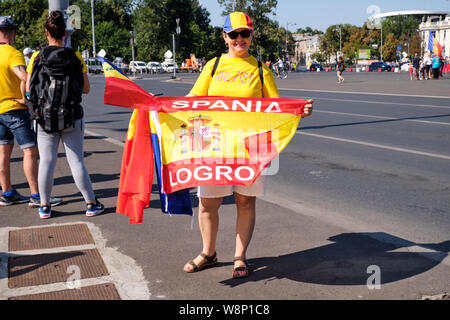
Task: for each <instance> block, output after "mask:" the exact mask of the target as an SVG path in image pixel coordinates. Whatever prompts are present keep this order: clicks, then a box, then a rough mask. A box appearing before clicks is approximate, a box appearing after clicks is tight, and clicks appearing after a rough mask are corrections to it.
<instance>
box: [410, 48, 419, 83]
mask: <svg viewBox="0 0 450 320" xmlns="http://www.w3.org/2000/svg"><path fill="white" fill-rule="evenodd" d="M420 60H421V59H420V57H419V54H418V53H415V54H414V58H413V59H412V65H413V68H414V77H415V78H416V80H419V72H420Z"/></svg>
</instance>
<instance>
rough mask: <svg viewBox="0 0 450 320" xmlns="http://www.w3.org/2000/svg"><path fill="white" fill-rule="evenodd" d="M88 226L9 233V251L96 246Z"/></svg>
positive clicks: (35, 229)
mask: <svg viewBox="0 0 450 320" xmlns="http://www.w3.org/2000/svg"><path fill="white" fill-rule="evenodd" d="M94 243H95V242H94V239H93V237H92V235H91V233H90V232H89V228H88V227H87V225H86V224H72V225H67V226H56V227H43V228H31V229H21V230H14V231H10V232H9V251H19V250H36V249H49V248H58V247H68V246H79V245H86V244H94Z"/></svg>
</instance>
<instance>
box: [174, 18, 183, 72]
mask: <svg viewBox="0 0 450 320" xmlns="http://www.w3.org/2000/svg"><path fill="white" fill-rule="evenodd" d="M175 21H176V23H177V28H176V33H177V35H179V34H180V33H181V28H180V18H177V19H175ZM172 45H173V76H172V79H176V78H177V68H176V66H177V60H176V59H175V33H172Z"/></svg>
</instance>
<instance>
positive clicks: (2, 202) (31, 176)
mask: <svg viewBox="0 0 450 320" xmlns="http://www.w3.org/2000/svg"><path fill="white" fill-rule="evenodd" d="M16 34H17V26H16V24H15V23H14V21H13V19H12V18H11V17H9V16H0V186H1V188H2V191H3V192H2V194H1V195H0V206H10V205H13V204H20V203H27V202H28V205H29V206H30V207H31V208H34V207H36V206H39V203H40V194H39V190H38V181H37V180H38V179H37V176H38V149H37V147H36V137H35V135H34V133H33V131H32V129H31V121H30V113H29V112H28V107H27V105H26V100H25V86H26V80H27V72H26V70H25V68H26V66H25V64H26V63H25V60H24V56H23V55H22V53H21V52H20V51H18V50H17V49H16V48H14V47H13V46H14V41H15V37H16ZM14 139H16V140H17V143H18V144H19V145H20V148H21V149H22V151H23V170H24V173H25V177H26V179H27V182H28V185H29V187H30V192H31V196H30V197H25V196H23V195H21V194H20V193H19V192H18V191H17V190H15V189H14V188H13V186H12V184H11V168H10V160H11V154H12V151H13V148H14ZM61 202H62V199H60V198H53V199H51V205H53V206H55V205H58V204H60V203H61Z"/></svg>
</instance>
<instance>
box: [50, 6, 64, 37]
mask: <svg viewBox="0 0 450 320" xmlns="http://www.w3.org/2000/svg"><path fill="white" fill-rule="evenodd" d="M45 29H47V30H48V32H49V33H50V35H51V36H52V38H55V39H57V40H59V39H62V38H63V37H64V33H65V32H66V23H65V22H64V15H63V14H62V12H61V11H58V10H55V11H52V12H50V15H49V17H48V18H47V21H46V22H45Z"/></svg>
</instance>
